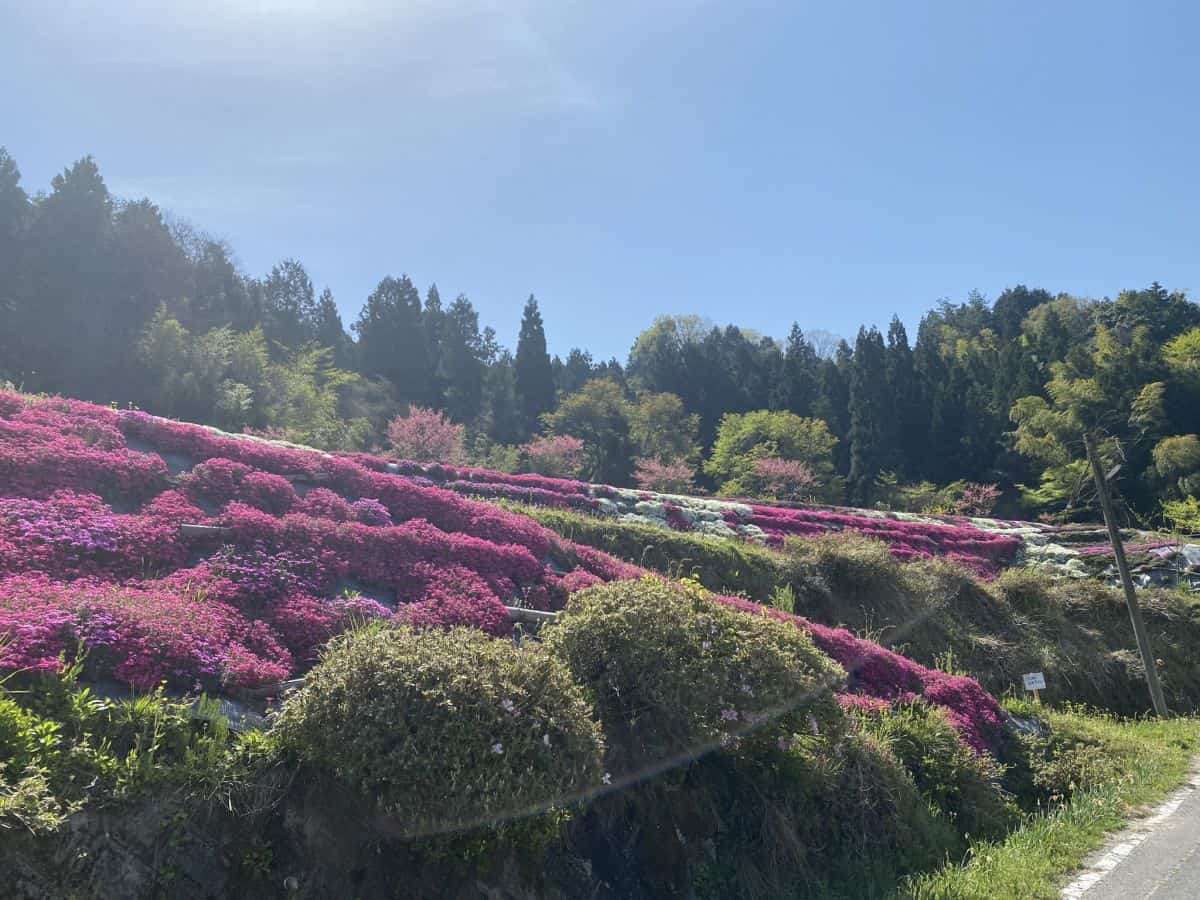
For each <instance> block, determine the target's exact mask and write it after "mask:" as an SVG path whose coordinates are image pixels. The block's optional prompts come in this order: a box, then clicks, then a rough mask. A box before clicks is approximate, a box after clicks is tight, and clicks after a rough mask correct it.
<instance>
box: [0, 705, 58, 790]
mask: <svg viewBox="0 0 1200 900" xmlns="http://www.w3.org/2000/svg"><path fill="white" fill-rule="evenodd" d="M57 731H58V729H57V727H55V723H51V722H45V721H43V720H42V719H40V718H38V716H36V715H34V714H33V713H31V712H29V711H28V710H26V709H23V708H22V707H21V706H20V705H19V704H18V703H17V702H16V701H15V700H13V699H12V698H11V697H8V696H4V695H2V694H0V782H2V781H4V780H8V781H15V780H16V779H18V778H20V777H21V776H22V775H23V774H24V772H25V770H26V769H27V768H29V767H30V766H32V765H35V764H37V763H40V762H41V761H42V760H41V756H42V754H43V753H48V752H54V751H56V750H57V747H58V734H57Z"/></svg>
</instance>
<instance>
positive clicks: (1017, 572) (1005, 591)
mask: <svg viewBox="0 0 1200 900" xmlns="http://www.w3.org/2000/svg"><path fill="white" fill-rule="evenodd" d="M1049 581H1050V578H1049V576H1047V574H1046V573H1045V572H1039V571H1038V570H1037V569H1033V568H1021V569H1005V570H1004V571H1003V572H1001V573H1000V577H999V578H997V579H996V580H995V582H993V588H994V590H995V592H996V595H997V596H999V597H1000V599H1001V600H1003V601H1005V602H1006V603H1007V604H1008V605H1009V606H1011V607H1012V608H1013V609H1016V610H1019V611H1020V612H1023V613H1033V614H1039V613H1040V614H1043V615H1044V614H1045V613H1046V612H1047V611H1048V608H1049V606H1050V592H1049V590H1048V589H1047V587H1048V584H1047V583H1048V582H1049Z"/></svg>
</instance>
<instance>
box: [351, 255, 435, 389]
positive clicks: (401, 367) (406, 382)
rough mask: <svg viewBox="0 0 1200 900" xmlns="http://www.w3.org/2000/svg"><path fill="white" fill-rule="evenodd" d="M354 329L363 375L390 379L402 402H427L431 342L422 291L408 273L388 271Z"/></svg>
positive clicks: (369, 299) (368, 300)
mask: <svg viewBox="0 0 1200 900" xmlns="http://www.w3.org/2000/svg"><path fill="white" fill-rule="evenodd" d="M354 330H355V332H357V334H358V351H359V354H358V355H359V364H360V366H361V367H362V372H363V374H364V375H368V376H377V377H379V378H383V379H386V380H387V381H389V382H390V383H391V384H392V386H393V387H394V388H395V391H396V399H397V400H398V401H399V402H400V403H402V404H412V403H416V404H424V403H427V402H428V401H427V397H428V393H429V361H428V358H427V357H426V351H427V347H428V344H427V342H426V338H425V329H424V327H423V325H422V322H421V295H420V294H419V293H417V289H416V288H415V287H414V286H413V283H412V281H410V280H409V277H408V276H407V275H402V276H400V277H399V278H393V277H392V276H390V275H389V276H388V277H386V278H384V279H383V280H382V281H380V282H379V285H378V286H377V287H376V288H375V290H374V291H372V292H371V295H370V296H369V297H368V298H367V302H366V305H365V306H364V307H363V308H362V312H360V313H359V316H358V321H357V322H355V323H354Z"/></svg>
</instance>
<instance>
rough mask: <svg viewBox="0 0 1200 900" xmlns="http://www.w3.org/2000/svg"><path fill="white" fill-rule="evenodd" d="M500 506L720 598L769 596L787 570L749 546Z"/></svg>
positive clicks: (531, 508) (779, 561)
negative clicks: (689, 581)
mask: <svg viewBox="0 0 1200 900" xmlns="http://www.w3.org/2000/svg"><path fill="white" fill-rule="evenodd" d="M501 505H503V506H504V507H505V508H506V509H511V510H513V511H515V512H519V513H521V514H522V515H526V516H529V517H530V518H531V519H534V520H536V521H537V522H538V523H540V524H542V525H544V526H546V527H547V528H549V529H551V530H553V531H556V532H557V533H559V534H561V535H562V536H563V537H565V538H567V539H568V540H572V541H577V542H578V543H581V544H586V545H587V546H589V547H595V548H596V549H597V550H603V551H604V552H605V553H611V554H612V555H613V556H618V557H620V558H621V559H626V560H629V561H630V562H632V563H636V564H637V565H639V566H644V567H646V568H648V569H653V570H654V571H656V572H662V573H663V574H664V575H667V576H669V577H671V578H695V579H697V580H698V581H699V582H700V583H701V584H703V585H704V586H705V587H706V588H708V589H709V590H710V591H713V592H715V593H719V594H745V595H746V596H750V597H766V596H768V595H769V594H770V593H771V591H772V590H774V589H775V586H776V585H777V584H779V583H780V581H781V579H782V577H783V573H784V572H785V567H784V566H783V565H782V563H783V562H784V560H783V557H782V556H780V555H779V554H777V553H773V552H772V551H770V550H767V549H766V548H765V547H760V546H758V545H756V544H751V543H749V542H743V541H731V540H728V539H727V538H722V537H714V536H712V535H704V534H693V533H688V532H683V531H672V530H670V529H667V528H660V527H658V526H655V525H647V524H643V523H640V522H623V521H619V520H616V519H612V518H608V517H601V516H595V515H586V514H582V513H577V512H569V511H567V510H560V509H546V508H544V507H537V506H524V505H519V504H515V503H504V504H501Z"/></svg>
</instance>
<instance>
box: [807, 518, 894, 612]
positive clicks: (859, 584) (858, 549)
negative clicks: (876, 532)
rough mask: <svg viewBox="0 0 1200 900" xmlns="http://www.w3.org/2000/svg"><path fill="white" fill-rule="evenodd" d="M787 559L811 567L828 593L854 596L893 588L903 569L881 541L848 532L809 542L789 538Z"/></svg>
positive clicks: (829, 534) (820, 536)
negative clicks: (818, 574) (822, 580)
mask: <svg viewBox="0 0 1200 900" xmlns="http://www.w3.org/2000/svg"><path fill="white" fill-rule="evenodd" d="M784 547H785V551H786V552H787V554H788V556H789V557H791V559H792V560H793V561H794V562H796V563H800V564H802V565H808V566H812V567H813V568H815V569H816V570H817V572H819V573H820V574H821V576H822V577H823V578H824V579H825V581H826V583H828V585H829V587H830V589H831V590H833V591H835V592H837V593H843V594H849V595H851V596H858V595H861V594H863V593H865V592H866V591H869V590H871V589H873V588H877V587H881V586H883V587H894V586H895V585H897V584H901V583H902V582H903V565H902V564H901V563H900V561H899V560H897V559H896V557H894V556H893V555H892V553H891V551H890V550H889V549H888V545H887V544H885V543H884V542H883V541H879V540H876V539H874V538H869V537H866V536H865V535H861V534H855V533H854V532H849V531H839V532H830V533H828V534H822V535H818V536H817V537H811V538H790V539H788V540H787V542H786V543H785V545H784Z"/></svg>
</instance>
